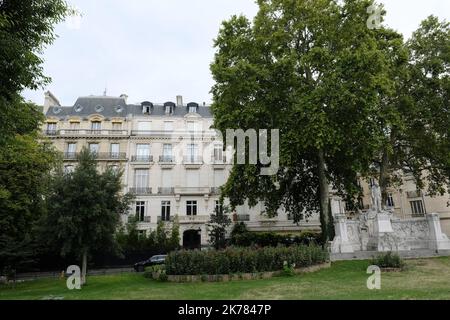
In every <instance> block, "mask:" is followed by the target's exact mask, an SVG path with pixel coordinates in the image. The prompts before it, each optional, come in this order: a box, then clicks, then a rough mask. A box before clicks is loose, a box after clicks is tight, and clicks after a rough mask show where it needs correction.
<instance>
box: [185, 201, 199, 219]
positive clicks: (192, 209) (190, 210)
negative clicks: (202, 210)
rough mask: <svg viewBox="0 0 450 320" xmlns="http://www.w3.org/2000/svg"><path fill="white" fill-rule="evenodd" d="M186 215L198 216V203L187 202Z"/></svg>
mask: <svg viewBox="0 0 450 320" xmlns="http://www.w3.org/2000/svg"><path fill="white" fill-rule="evenodd" d="M186 215H188V216H196V215H197V201H196V200H194V201H186Z"/></svg>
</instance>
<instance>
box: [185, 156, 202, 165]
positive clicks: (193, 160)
mask: <svg viewBox="0 0 450 320" xmlns="http://www.w3.org/2000/svg"><path fill="white" fill-rule="evenodd" d="M183 163H185V164H202V163H203V158H202V157H201V156H195V155H189V156H184V157H183Z"/></svg>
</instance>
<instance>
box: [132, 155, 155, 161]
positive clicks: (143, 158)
mask: <svg viewBox="0 0 450 320" xmlns="http://www.w3.org/2000/svg"><path fill="white" fill-rule="evenodd" d="M131 162H140V163H152V162H153V156H150V155H148V156H131Z"/></svg>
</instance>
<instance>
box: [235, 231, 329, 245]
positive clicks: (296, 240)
mask: <svg viewBox="0 0 450 320" xmlns="http://www.w3.org/2000/svg"><path fill="white" fill-rule="evenodd" d="M231 243H232V244H233V245H235V246H239V247H249V246H252V245H257V246H260V247H269V246H270V247H276V246H278V245H280V244H281V245H286V246H289V245H296V244H297V245H300V244H303V245H309V244H321V234H320V233H315V232H310V231H303V232H302V233H301V234H300V235H297V236H292V235H290V234H286V235H281V234H276V233H274V232H250V231H245V232H242V233H237V234H233V235H232V237H231Z"/></svg>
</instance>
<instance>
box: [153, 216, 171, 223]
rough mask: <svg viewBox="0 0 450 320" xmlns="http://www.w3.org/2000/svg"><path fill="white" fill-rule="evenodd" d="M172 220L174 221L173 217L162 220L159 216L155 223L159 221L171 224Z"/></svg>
mask: <svg viewBox="0 0 450 320" xmlns="http://www.w3.org/2000/svg"><path fill="white" fill-rule="evenodd" d="M173 220H174V217H172V216H170V217H169V219H167V217H165V218H164V219H163V218H162V217H161V216H158V217H157V222H160V221H164V222H173Z"/></svg>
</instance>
